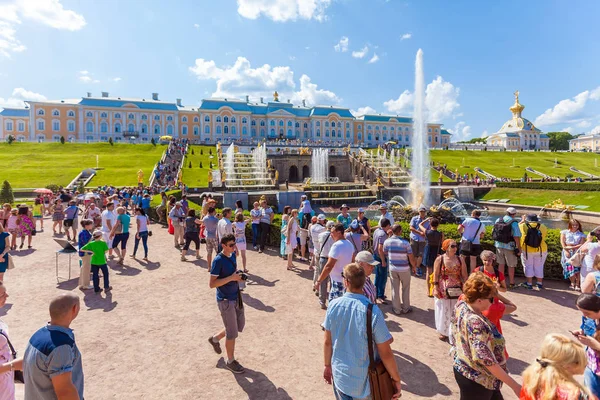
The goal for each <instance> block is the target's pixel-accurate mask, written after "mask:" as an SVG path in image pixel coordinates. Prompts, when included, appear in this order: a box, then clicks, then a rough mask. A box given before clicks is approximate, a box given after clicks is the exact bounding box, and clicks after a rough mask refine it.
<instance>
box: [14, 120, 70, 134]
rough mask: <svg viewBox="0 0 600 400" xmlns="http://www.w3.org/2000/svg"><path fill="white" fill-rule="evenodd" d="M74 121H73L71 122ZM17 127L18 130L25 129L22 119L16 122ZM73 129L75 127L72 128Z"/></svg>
mask: <svg viewBox="0 0 600 400" xmlns="http://www.w3.org/2000/svg"><path fill="white" fill-rule="evenodd" d="M73 123H74V122H73ZM17 127H18V131H19V132H23V131H25V123H24V122H23V121H19V122H17ZM73 130H75V129H73Z"/></svg>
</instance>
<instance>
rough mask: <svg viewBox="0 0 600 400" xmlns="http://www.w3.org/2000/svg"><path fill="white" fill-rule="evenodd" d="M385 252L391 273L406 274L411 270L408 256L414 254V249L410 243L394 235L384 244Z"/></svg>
mask: <svg viewBox="0 0 600 400" xmlns="http://www.w3.org/2000/svg"><path fill="white" fill-rule="evenodd" d="M383 252H384V253H385V254H386V255H387V258H388V265H389V266H390V271H396V272H404V271H408V270H409V269H410V264H409V262H408V255H409V254H412V249H411V247H410V243H408V241H406V240H404V239H402V238H401V237H399V236H396V235H394V236H392V237H391V238H389V239H387V240H386V241H385V242H384V243H383Z"/></svg>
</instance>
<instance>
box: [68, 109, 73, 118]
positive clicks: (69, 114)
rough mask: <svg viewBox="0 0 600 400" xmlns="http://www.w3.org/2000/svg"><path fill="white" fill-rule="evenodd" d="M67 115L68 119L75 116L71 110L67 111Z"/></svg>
mask: <svg viewBox="0 0 600 400" xmlns="http://www.w3.org/2000/svg"><path fill="white" fill-rule="evenodd" d="M67 115H68V116H69V117H74V116H75V111H73V110H69V112H68V113H67Z"/></svg>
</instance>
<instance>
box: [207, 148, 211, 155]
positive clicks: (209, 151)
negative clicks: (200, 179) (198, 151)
mask: <svg viewBox="0 0 600 400" xmlns="http://www.w3.org/2000/svg"><path fill="white" fill-rule="evenodd" d="M208 154H210V155H211V156H212V148H210V149H208Z"/></svg>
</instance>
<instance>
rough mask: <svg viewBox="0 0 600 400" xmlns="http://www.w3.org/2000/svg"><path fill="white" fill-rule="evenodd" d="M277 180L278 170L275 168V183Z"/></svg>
mask: <svg viewBox="0 0 600 400" xmlns="http://www.w3.org/2000/svg"><path fill="white" fill-rule="evenodd" d="M277 182H279V171H277V170H275V183H277Z"/></svg>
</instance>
